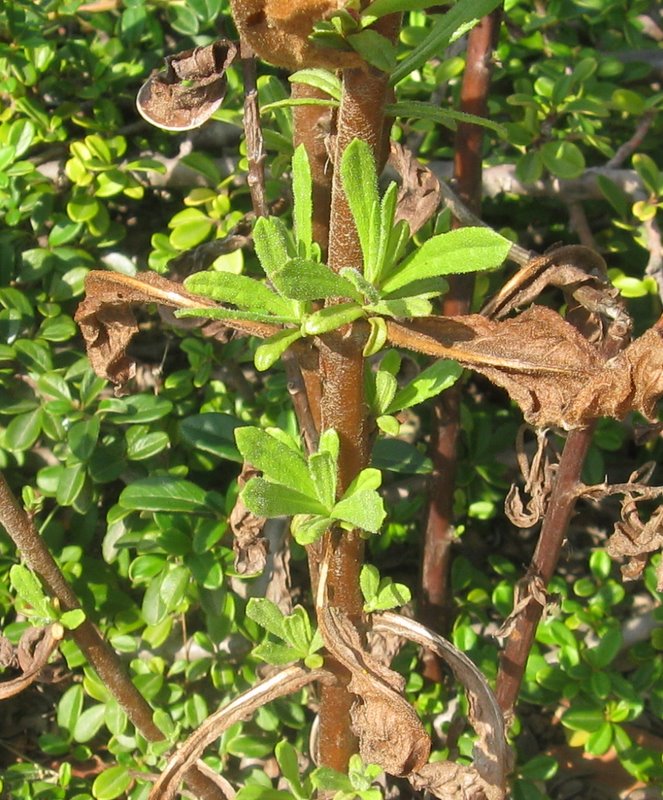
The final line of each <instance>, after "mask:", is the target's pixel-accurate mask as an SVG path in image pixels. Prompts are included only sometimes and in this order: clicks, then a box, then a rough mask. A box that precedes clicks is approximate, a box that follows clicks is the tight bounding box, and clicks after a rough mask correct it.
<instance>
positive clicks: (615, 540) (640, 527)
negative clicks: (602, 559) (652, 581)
mask: <svg viewBox="0 0 663 800" xmlns="http://www.w3.org/2000/svg"><path fill="white" fill-rule="evenodd" d="M644 499H648V498H647V497H646V496H644V497H639V498H636V497H634V496H633V495H632V494H627V495H626V497H624V500H623V501H622V518H621V521H620V522H618V523H617V524H616V525H615V530H614V533H613V534H612V536H611V537H610V538H609V539H608V541H607V544H606V550H607V551H608V554H609V555H610V556H611V558H626V559H627V561H626V564H624V566H622V576H623V577H624V579H625V580H637V579H638V578H640V577H641V576H642V573H643V572H644V569H645V567H646V566H647V561H648V557H649V554H650V553H654V552H657V551H658V550H661V549H663V505H660V506H659V507H658V508H656V509H655V510H654V512H653V513H652V515H651V516H650V517H649V519H648V520H647V521H646V522H643V521H642V519H641V517H640V513H639V511H638V502H639V501H642V500H644ZM657 588H658V591H663V569H659V573H658V587H657Z"/></svg>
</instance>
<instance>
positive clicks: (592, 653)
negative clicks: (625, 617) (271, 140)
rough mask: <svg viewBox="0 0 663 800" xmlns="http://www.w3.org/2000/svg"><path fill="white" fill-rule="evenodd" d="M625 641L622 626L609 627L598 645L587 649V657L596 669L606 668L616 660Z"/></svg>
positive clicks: (585, 654)
mask: <svg viewBox="0 0 663 800" xmlns="http://www.w3.org/2000/svg"><path fill="white" fill-rule="evenodd" d="M623 642H624V637H623V636H622V632H621V630H620V628H617V627H615V628H609V629H608V630H607V631H604V632H603V633H602V635H601V640H600V641H599V643H598V645H597V646H596V647H592V648H591V650H586V651H585V653H584V656H585V659H586V660H587V662H588V663H589V664H590V665H591V666H592V667H594V669H605V668H606V667H607V666H608V664H610V663H612V662H613V661H614V660H615V658H616V657H617V655H618V654H619V652H620V650H621V648H622V644H623Z"/></svg>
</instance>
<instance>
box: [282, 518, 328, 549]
mask: <svg viewBox="0 0 663 800" xmlns="http://www.w3.org/2000/svg"><path fill="white" fill-rule="evenodd" d="M333 524H334V521H333V520H332V519H331V517H324V516H320V515H313V516H310V515H307V514H298V515H295V516H294V517H293V519H292V522H291V524H290V531H291V533H292V535H293V538H294V539H295V541H296V542H297V544H300V545H302V546H305V545H307V544H312V543H313V542H317V541H318V539H319V538H320V537H321V536H322V535H323V533H324V532H325V531H326V530H328V529H329V528H331V526H332V525H333Z"/></svg>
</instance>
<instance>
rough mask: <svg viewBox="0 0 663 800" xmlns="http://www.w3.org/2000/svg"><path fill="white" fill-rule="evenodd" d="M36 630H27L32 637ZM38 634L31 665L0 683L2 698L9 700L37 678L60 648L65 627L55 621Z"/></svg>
mask: <svg viewBox="0 0 663 800" xmlns="http://www.w3.org/2000/svg"><path fill="white" fill-rule="evenodd" d="M35 632H37V630H36V629H35V628H28V629H27V631H26V633H27V634H29V635H30V637H32V636H34V634H35ZM37 635H39V636H40V638H39V641H38V642H37V644H36V647H35V648H34V653H33V654H32V658H31V661H30V664H29V666H27V668H26V667H24V668H23V670H24V671H23V674H22V675H19V677H18V678H14V679H13V680H11V681H4V682H2V683H0V700H7V698H9V697H13V696H14V695H16V694H20V692H22V691H24V690H25V689H27V688H28V686H29V685H30V684H31V683H34V681H35V680H37V678H38V677H39V673H40V672H41V671H42V669H43V668H44V667H45V666H46V664H48V659H49V658H50V657H51V656H52V655H53V653H54V652H55V651H56V650H57V649H58V647H59V645H60V642H61V641H62V639H63V638H64V628H63V627H62V625H60V623H59V622H55V623H53V624H52V625H48V626H47V627H45V628H42V629H41V630H39V631H38V632H37ZM25 637H26V635H25V633H24V634H23V636H22V637H21V642H23V639H24V638H25Z"/></svg>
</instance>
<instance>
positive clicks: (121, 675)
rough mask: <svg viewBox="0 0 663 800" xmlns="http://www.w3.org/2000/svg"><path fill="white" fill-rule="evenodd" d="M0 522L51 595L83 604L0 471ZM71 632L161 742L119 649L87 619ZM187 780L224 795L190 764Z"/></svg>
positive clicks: (150, 736) (66, 606)
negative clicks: (107, 640) (116, 651)
mask: <svg viewBox="0 0 663 800" xmlns="http://www.w3.org/2000/svg"><path fill="white" fill-rule="evenodd" d="M0 524H1V525H2V526H3V527H4V529H5V530H6V531H7V533H8V534H9V536H10V538H11V539H12V541H13V542H14V544H15V545H16V549H17V551H18V552H19V553H20V554H21V557H22V558H23V560H24V561H25V563H26V564H27V565H28V567H30V569H31V570H32V571H33V572H34V573H35V574H36V575H38V576H39V577H40V578H41V580H42V582H43V584H44V586H45V588H46V591H47V592H48V593H49V595H50V596H51V597H53V598H57V599H58V601H59V603H60V608H61V609H62V610H63V611H73V610H74V609H78V608H80V607H81V606H80V603H79V602H78V598H77V597H76V595H75V594H74V592H73V591H72V589H71V586H69V584H68V583H67V581H66V580H65V579H64V576H63V575H62V572H61V571H60V568H59V567H58V565H57V564H56V563H55V559H54V558H53V556H52V555H51V553H50V551H49V550H48V548H47V547H46V545H45V544H44V540H43V539H42V538H41V536H40V535H39V532H38V531H37V529H36V528H35V526H34V524H33V522H32V520H31V519H30V517H29V516H28V515H27V514H26V512H25V511H24V509H23V508H21V506H20V505H19V503H18V501H17V499H16V497H15V496H14V493H13V492H12V490H11V489H10V488H9V485H8V484H7V481H6V480H5V478H4V476H3V475H2V474H1V473H0ZM71 636H72V638H73V639H74V641H75V642H76V644H77V645H78V646H79V647H80V649H81V650H82V651H83V653H84V655H85V657H86V658H87V660H88V662H89V663H90V664H91V666H92V667H94V669H95V670H96V672H97V674H98V675H99V677H100V678H101V680H102V682H103V683H104V685H105V686H106V687H107V688H108V690H109V691H110V692H111V694H112V695H113V697H114V698H115V699H116V700H117V702H118V703H119V704H120V705H121V706H122V708H123V709H124V711H125V712H126V714H127V716H128V717H129V719H130V720H131V721H132V722H133V724H134V725H135V726H136V730H138V731H139V732H140V733H141V734H142V735H143V736H144V737H145V738H146V739H147V740H148V741H150V742H159V741H161V740H162V739H163V738H164V737H163V733H162V732H161V731H160V730H159V728H157V726H156V725H155V724H154V722H153V720H152V709H151V708H150V706H149V704H148V703H147V701H146V700H145V698H144V697H143V696H142V695H141V694H140V692H139V691H138V689H136V687H135V686H134V685H133V683H132V682H131V679H130V678H129V676H128V675H127V673H126V672H125V670H124V666H123V665H122V662H121V661H120V659H119V658H118V657H117V654H116V653H115V651H114V650H113V649H112V648H111V647H110V646H109V645H108V643H107V642H106V641H105V640H104V638H103V637H102V636H101V634H100V633H99V631H98V630H97V628H96V627H95V626H94V625H93V624H92V622H90V620H89V619H85V620H84V621H83V622H82V623H81V624H80V625H79V626H78V627H77V628H76V629H75V630H73V631H71ZM185 780H186V781H187V783H189V785H190V786H191V788H192V789H194V790H195V791H196V793H197V795H198V796H199V797H201V798H205V800H220V799H221V800H222V799H223V797H224V795H223V793H222V792H221V790H220V789H219V788H218V787H217V786H216V785H215V784H214V783H213V782H212V781H211V780H210V779H209V778H207V777H205V776H204V775H202V774H201V773H199V772H198V770H197V769H195V768H194V769H190V770H189V771H188V772H187V773H186V776H185Z"/></svg>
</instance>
